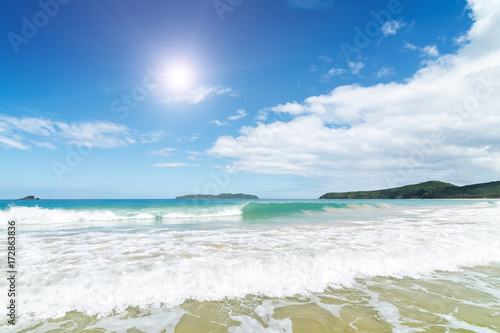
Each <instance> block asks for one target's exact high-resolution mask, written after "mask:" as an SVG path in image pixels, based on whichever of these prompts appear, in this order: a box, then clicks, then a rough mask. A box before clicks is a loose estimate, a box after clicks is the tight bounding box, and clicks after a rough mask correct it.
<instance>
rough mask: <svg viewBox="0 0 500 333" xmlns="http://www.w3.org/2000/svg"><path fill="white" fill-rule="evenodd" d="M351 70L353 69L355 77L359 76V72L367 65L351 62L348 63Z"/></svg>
mask: <svg viewBox="0 0 500 333" xmlns="http://www.w3.org/2000/svg"><path fill="white" fill-rule="evenodd" d="M348 65H349V68H350V69H351V72H352V73H353V74H355V75H358V74H359V72H360V71H361V70H362V69H363V67H365V64H364V63H362V62H352V61H351V62H349V63H348Z"/></svg>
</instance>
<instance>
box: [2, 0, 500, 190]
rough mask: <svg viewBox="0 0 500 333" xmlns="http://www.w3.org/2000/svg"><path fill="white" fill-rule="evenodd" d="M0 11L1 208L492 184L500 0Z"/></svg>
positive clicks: (126, 1)
mask: <svg viewBox="0 0 500 333" xmlns="http://www.w3.org/2000/svg"><path fill="white" fill-rule="evenodd" d="M1 6H2V10H1V11H0V22H1V23H0V29H1V30H0V36H1V38H0V78H1V80H0V175H1V177H0V199H11V198H18V197H23V196H26V195H35V196H38V197H41V198H47V199H56V198H60V199H70V198H82V199H86V198H174V197H176V196H178V195H184V194H190V193H201V194H218V193H228V192H230V193H249V194H255V195H258V196H259V197H260V198H270V199H271V198H317V197H319V196H320V195H322V194H324V193H326V192H338V191H351V190H372V189H380V188H389V187H395V186H401V185H406V184H413V183H418V182H423V181H427V180H440V181H446V182H452V183H454V184H457V185H465V184H472V183H479V182H488V181H494V180H500V145H499V144H500V131H498V128H500V117H499V115H498V107H499V105H500V40H499V38H498V36H500V0H468V1H465V0H458V1H456V0H446V1H430V0H420V1H411V0H385V1H379V0H375V1H361V0H358V1H347V0H325V1H321V0H252V1H250V0H215V1H214V0H144V1H134V0H87V1H78V0H40V1H23V2H16V1H8V2H5V3H3V4H2V5H1Z"/></svg>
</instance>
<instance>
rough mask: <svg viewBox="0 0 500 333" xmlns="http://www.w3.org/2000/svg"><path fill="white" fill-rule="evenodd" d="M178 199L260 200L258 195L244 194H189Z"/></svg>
mask: <svg viewBox="0 0 500 333" xmlns="http://www.w3.org/2000/svg"><path fill="white" fill-rule="evenodd" d="M176 199H259V197H257V196H256V195H252V194H243V193H236V194H232V193H221V194H219V195H213V194H188V195H183V196H180V197H177V198H176Z"/></svg>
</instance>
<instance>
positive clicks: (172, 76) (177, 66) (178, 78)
mask: <svg viewBox="0 0 500 333" xmlns="http://www.w3.org/2000/svg"><path fill="white" fill-rule="evenodd" d="M165 78H166V85H167V88H168V90H170V91H172V92H177V93H180V92H185V91H187V90H189V89H190V88H191V87H192V86H193V84H194V82H195V79H196V74H195V70H194V67H193V66H192V65H191V64H189V63H186V62H181V61H179V62H173V63H171V64H170V65H169V66H168V68H167V71H166V73H165Z"/></svg>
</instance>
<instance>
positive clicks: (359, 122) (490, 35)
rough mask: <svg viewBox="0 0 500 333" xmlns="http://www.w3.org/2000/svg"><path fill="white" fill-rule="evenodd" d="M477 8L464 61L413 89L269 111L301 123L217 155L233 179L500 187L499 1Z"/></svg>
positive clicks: (390, 86) (409, 85)
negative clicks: (257, 176)
mask: <svg viewBox="0 0 500 333" xmlns="http://www.w3.org/2000/svg"><path fill="white" fill-rule="evenodd" d="M469 4H470V7H471V9H472V11H473V18H474V23H473V26H472V27H471V29H470V31H469V32H468V34H467V40H468V43H467V44H465V45H463V47H462V48H461V49H460V50H459V51H457V53H456V54H454V55H442V56H436V59H435V60H432V61H429V62H428V63H426V64H425V66H424V67H423V68H421V69H420V70H419V71H418V72H416V73H415V74H414V75H413V77H411V78H409V79H407V80H406V81H404V82H400V83H397V82H391V83H387V84H377V85H374V86H368V87H362V86H359V85H348V86H342V87H338V88H336V89H334V90H333V91H331V92H330V93H328V94H325V95H319V96H311V97H309V98H307V99H306V100H304V101H303V102H301V103H297V102H290V103H285V104H283V105H278V106H275V107H272V108H269V109H268V111H267V112H280V113H288V114H289V115H290V116H291V117H292V119H291V120H290V121H287V122H283V121H275V122H271V123H267V124H265V123H259V124H258V125H257V126H256V127H243V128H241V130H240V135H239V136H238V137H231V136H223V137H219V138H218V139H217V141H216V142H215V144H214V145H213V147H212V148H211V149H210V150H209V151H208V153H209V154H212V155H214V156H219V157H224V158H230V159H232V162H231V163H229V164H228V165H227V166H226V167H225V168H226V170H227V171H230V172H241V171H245V172H254V173H262V174H290V175H297V176H306V177H321V178H322V179H343V180H344V181H350V185H351V187H350V188H352V184H354V183H359V182H362V183H364V184H367V182H368V183H369V184H371V185H372V186H374V187H375V186H384V185H385V186H387V185H397V184H401V183H408V182H411V181H423V180H428V179H444V178H446V179H447V180H449V181H451V180H456V181H462V182H464V181H465V182H471V181H473V180H491V179H497V178H498V176H499V175H500V131H498V128H500V117H498V105H500V40H499V39H498V36H499V35H500V11H498V10H497V5H496V2H495V1H488V0H470V2H469ZM410 45H411V44H410ZM429 51H430V50H429ZM436 51H437V49H436ZM432 52H434V51H431V53H432ZM365 186H366V185H365Z"/></svg>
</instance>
